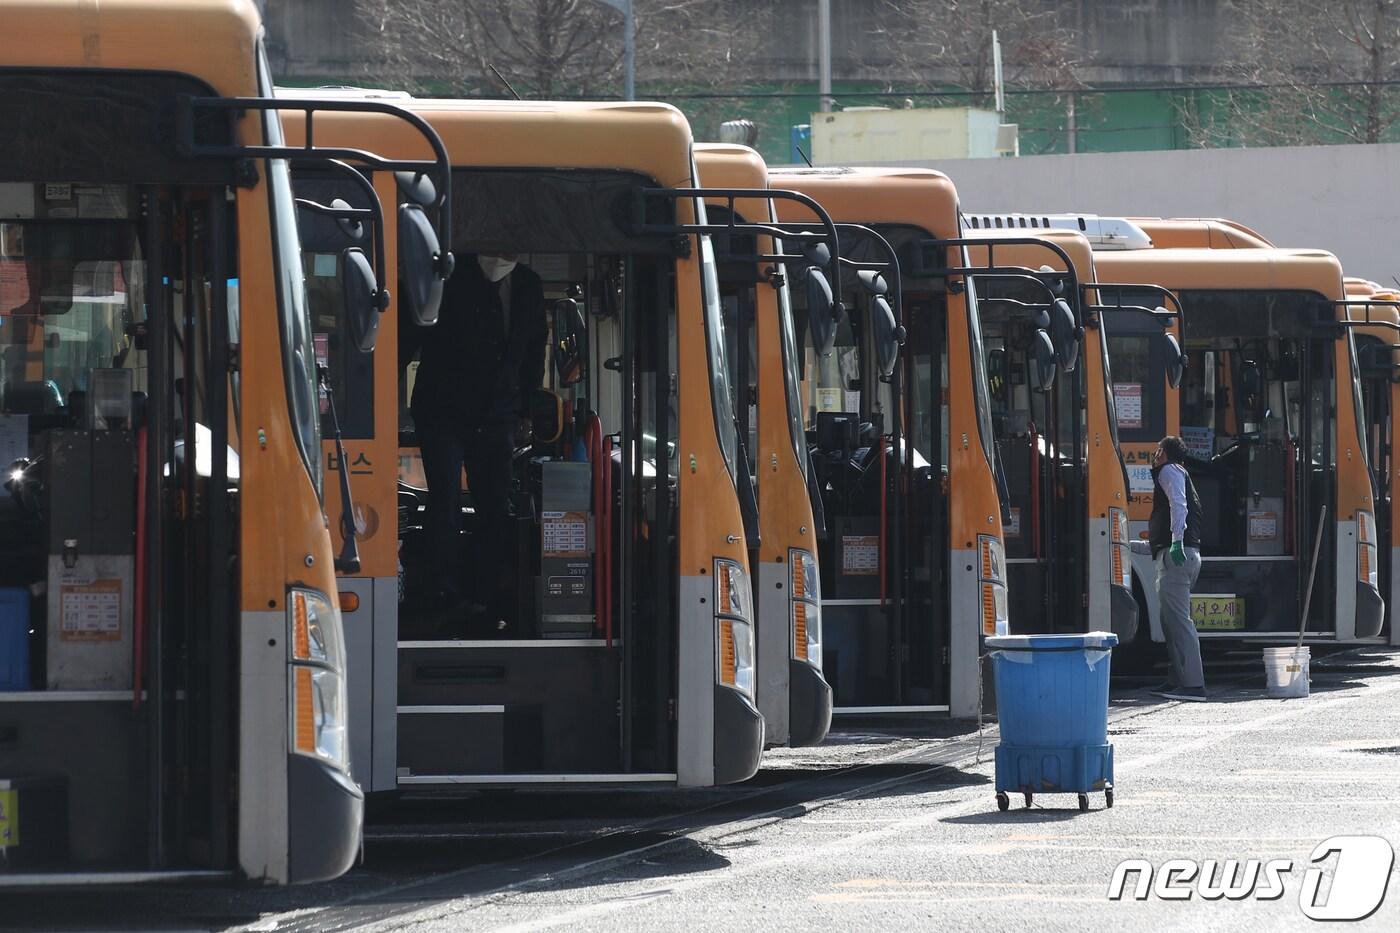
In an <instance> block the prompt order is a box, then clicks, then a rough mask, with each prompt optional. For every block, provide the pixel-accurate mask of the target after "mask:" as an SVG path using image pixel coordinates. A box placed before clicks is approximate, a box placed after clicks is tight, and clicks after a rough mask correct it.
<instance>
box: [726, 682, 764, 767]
mask: <svg viewBox="0 0 1400 933" xmlns="http://www.w3.org/2000/svg"><path fill="white" fill-rule="evenodd" d="M762 755H763V716H762V714H760V713H759V711H758V707H756V706H754V705H753V701H752V700H750V699H749V698H748V697H746V696H744V695H743V694H742V693H740V692H739V691H738V690H734V689H733V688H731V687H725V686H716V687H715V783H716V784H735V783H737V782H739V781H747V780H748V779H749V778H751V777H753V776H754V775H755V774H757V773H758V760H759V758H760V757H761V756H762Z"/></svg>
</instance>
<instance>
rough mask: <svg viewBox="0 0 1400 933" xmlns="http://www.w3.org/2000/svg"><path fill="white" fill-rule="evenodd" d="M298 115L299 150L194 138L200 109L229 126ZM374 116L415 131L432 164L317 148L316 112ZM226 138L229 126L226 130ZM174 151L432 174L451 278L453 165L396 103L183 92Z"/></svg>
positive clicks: (441, 259) (442, 270)
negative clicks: (243, 117)
mask: <svg viewBox="0 0 1400 933" xmlns="http://www.w3.org/2000/svg"><path fill="white" fill-rule="evenodd" d="M248 110H253V111H262V112H265V111H277V112H280V111H283V110H297V111H301V113H302V114H304V115H305V117H306V142H305V144H303V145H301V146H287V145H282V146H273V145H266V144H262V145H254V144H250V143H238V144H216V143H201V142H199V141H198V140H197V139H196V136H195V114H196V113H197V112H198V111H223V112H227V113H229V114H230V115H231V116H230V123H232V121H233V119H234V118H235V117H236V116H237V115H239V114H241V113H242V112H243V111H248ZM318 112H331V113H377V114H383V115H385V116H390V117H394V118H396V119H399V120H402V121H404V122H405V123H407V124H409V125H410V126H412V127H413V128H414V129H415V130H417V131H418V132H419V133H420V134H421V135H422V136H423V138H424V139H425V140H426V141H427V143H428V145H429V146H430V147H431V148H432V150H433V159H432V160H426V161H425V160H420V159H390V158H387V157H385V156H381V155H379V154H377V153H374V152H370V151H367V150H364V149H357V148H354V147H348V146H318V145H316V114H317V113H318ZM230 138H233V127H232V126H230ZM176 147H177V150H178V151H179V152H180V153H181V154H182V155H185V156H187V157H191V158H232V159H286V160H288V161H298V160H300V161H307V160H341V161H344V162H351V163H356V164H359V165H364V166H366V167H368V168H370V169H373V170H376V171H389V172H412V173H414V174H419V175H431V176H434V178H435V181H436V190H435V191H434V195H435V201H434V204H433V206H434V207H435V208H436V210H437V214H438V223H437V231H436V232H437V237H438V245H439V251H438V254H437V256H435V257H433V262H434V266H435V267H436V271H437V273H438V277H439V278H441V279H442V280H443V281H446V280H447V279H448V277H449V276H451V275H452V267H453V258H452V161H451V158H450V157H449V156H448V154H447V146H446V145H445V144H444V143H443V141H442V137H441V136H439V135H438V133H437V131H436V130H434V129H433V127H432V125H431V124H429V123H428V121H427V120H424V119H423V118H422V117H420V116H419V115H418V114H416V113H413V112H412V111H409V110H405V109H404V108H402V107H399V106H397V105H395V104H390V103H387V102H385V101H379V100H316V99H301V98H291V97H271V98H265V97H195V96H193V95H188V94H182V95H180V96H179V97H178V98H177V107H176Z"/></svg>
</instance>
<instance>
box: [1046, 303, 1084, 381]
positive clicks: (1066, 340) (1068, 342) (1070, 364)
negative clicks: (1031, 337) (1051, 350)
mask: <svg viewBox="0 0 1400 933" xmlns="http://www.w3.org/2000/svg"><path fill="white" fill-rule="evenodd" d="M1050 326H1051V327H1052V328H1053V329H1054V332H1055V335H1054V341H1053V343H1054V347H1055V352H1056V354H1057V356H1058V362H1059V364H1060V368H1061V369H1063V370H1064V371H1065V372H1067V373H1072V372H1074V367H1075V366H1077V365H1078V364H1079V326H1078V325H1077V324H1076V323H1075V321H1074V312H1073V311H1071V310H1070V307H1069V303H1068V302H1066V301H1065V300H1064V299H1063V298H1056V299H1055V303H1054V304H1053V305H1051V310H1050ZM1047 336H1048V335H1047Z"/></svg>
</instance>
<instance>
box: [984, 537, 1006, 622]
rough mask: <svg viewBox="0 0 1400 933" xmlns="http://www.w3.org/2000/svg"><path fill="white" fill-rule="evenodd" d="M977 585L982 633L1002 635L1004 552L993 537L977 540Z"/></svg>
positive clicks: (1004, 574)
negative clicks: (980, 600) (980, 601)
mask: <svg viewBox="0 0 1400 933" xmlns="http://www.w3.org/2000/svg"><path fill="white" fill-rule="evenodd" d="M977 554H978V570H979V573H978V582H979V583H980V584H981V586H980V589H981V591H982V632H983V634H986V635H1004V634H1006V631H1007V619H1006V551H1005V548H1004V547H1003V545H1002V543H1001V540H1000V539H999V538H997V537H995V536H994V535H978V536H977Z"/></svg>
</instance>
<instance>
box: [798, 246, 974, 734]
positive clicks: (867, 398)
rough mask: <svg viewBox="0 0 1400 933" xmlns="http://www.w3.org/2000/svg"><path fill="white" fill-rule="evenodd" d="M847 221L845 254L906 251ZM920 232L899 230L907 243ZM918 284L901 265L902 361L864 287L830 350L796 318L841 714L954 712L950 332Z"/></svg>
mask: <svg viewBox="0 0 1400 933" xmlns="http://www.w3.org/2000/svg"><path fill="white" fill-rule="evenodd" d="M838 226H840V227H841V229H842V255H843V256H845V257H847V258H850V259H851V260H853V261H856V262H861V263H866V264H879V263H887V264H893V263H891V258H890V257H891V256H898V255H900V254H899V246H898V245H897V243H896V239H895V236H891V234H890V232H888V231H884V230H882V231H880V232H879V233H877V232H876V231H872V230H867V229H866V228H858V227H854V226H852V225H838ZM897 235H898V234H896V236H897ZM925 236H926V234H924V233H923V232H922V231H917V230H914V229H912V228H910V229H908V230H906V231H904V239H905V240H911V239H916V238H920V237H925ZM910 286H911V281H910V279H909V277H908V275H907V273H904V272H902V271H901V274H900V279H899V288H900V297H899V304H900V306H901V313H900V321H901V322H902V326H904V327H906V328H907V334H906V336H905V342H904V352H902V353H900V354H899V358H898V361H897V362H896V361H894V360H891V359H884V357H885V354H886V353H887V352H888V351H887V350H882V349H881V342H882V338H881V333H880V330H879V328H878V327H877V322H878V321H880V320H882V319H883V317H884V314H885V311H884V310H883V309H881V308H880V307H879V306H880V304H881V302H882V300H883V299H882V296H880V295H879V294H875V293H872V292H870V291H869V290H868V289H865V288H862V287H860V286H858V285H857V284H856V283H851V286H850V287H848V288H846V289H845V291H844V292H843V294H842V296H841V300H842V303H843V305H844V307H845V309H846V315H845V317H844V319H843V320H842V321H841V322H840V324H839V326H838V328H837V333H836V339H835V345H834V348H833V350H832V352H831V353H830V354H828V355H825V356H823V355H821V354H819V353H817V352H816V350H815V348H814V347H813V346H812V342H811V337H810V335H809V334H806V331H807V330H808V329H807V328H804V327H801V326H800V325H799V330H800V331H802V332H803V333H804V334H805V336H804V338H803V348H802V351H801V358H802V363H803V370H802V390H803V396H804V400H805V404H806V408H807V416H806V420H807V425H808V442H809V444H810V445H811V450H812V463H813V468H814V473H815V478H816V485H817V488H818V489H819V490H820V491H821V501H822V509H823V512H824V514H825V520H826V530H827V537H826V540H825V542H823V546H822V548H821V554H820V561H819V564H820V567H821V575H822V615H823V625H824V628H825V641H824V645H823V670H824V673H825V674H826V677H827V679H828V681H829V682H830V683H831V685H832V690H833V692H834V694H835V701H834V702H835V710H834V711H835V713H837V714H860V713H878V712H893V711H907V712H921V711H926V712H935V711H946V710H947V708H948V667H947V664H948V660H947V650H948V649H947V645H948V628H947V626H948V613H947V603H946V601H945V600H946V568H945V566H944V565H945V564H946V556H947V550H946V537H947V533H946V530H945V529H946V511H945V503H946V486H945V480H944V476H945V471H944V470H943V469H942V467H941V466H940V464H941V463H942V462H943V460H944V454H945V451H944V450H942V449H940V448H939V440H938V439H939V438H940V437H941V433H940V428H939V427H938V415H937V414H936V413H938V412H940V411H941V410H942V409H941V407H940V406H941V398H942V393H943V392H944V391H945V386H944V385H943V384H942V383H941V380H940V377H939V375H938V373H940V372H943V371H944V370H943V368H942V367H943V359H944V354H945V351H944V349H943V347H944V337H943V334H944V331H943V327H942V319H941V316H940V314H939V313H938V310H937V309H936V308H935V305H937V304H939V302H938V299H935V298H934V297H933V295H932V294H931V292H930V291H929V286H928V284H927V283H923V288H922V289H918V290H916V291H912V292H911V290H910ZM804 297H805V296H803V295H802V294H801V293H800V292H799V293H798V294H796V295H794V300H795V305H796V306H797V316H798V318H799V321H803V320H805V319H806V316H807V313H808V311H807V307H806V302H805V301H804ZM887 365H888V366H889V369H888V371H886V370H885V367H886V366H887ZM935 367H938V368H935ZM920 393H925V394H926V397H925V395H921V394H920ZM929 401H932V402H933V405H932V409H931V410H932V412H934V413H935V414H933V415H930V413H929V412H930V408H929ZM906 426H907V427H906ZM944 440H945V441H946V438H945V439H944ZM939 542H943V543H942V544H940V543H939Z"/></svg>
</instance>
